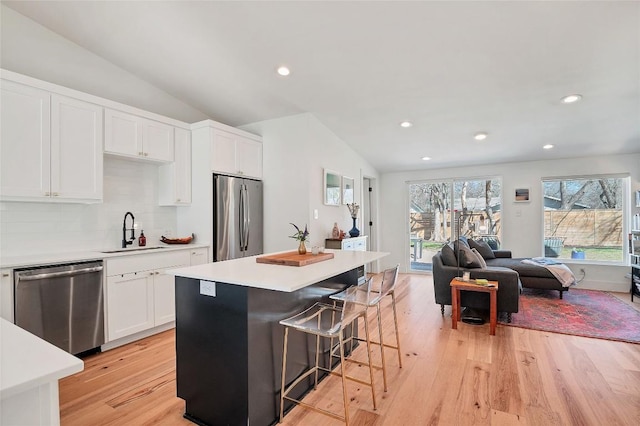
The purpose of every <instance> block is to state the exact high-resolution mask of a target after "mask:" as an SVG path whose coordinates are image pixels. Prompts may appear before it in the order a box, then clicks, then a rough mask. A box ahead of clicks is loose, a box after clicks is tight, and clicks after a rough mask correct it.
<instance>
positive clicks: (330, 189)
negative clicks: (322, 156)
mask: <svg viewBox="0 0 640 426" xmlns="http://www.w3.org/2000/svg"><path fill="white" fill-rule="evenodd" d="M341 190H342V187H341V179H340V175H339V174H338V173H336V172H334V171H333V170H329V169H324V203H325V204H326V205H328V206H339V205H340V198H341V197H340V191H341Z"/></svg>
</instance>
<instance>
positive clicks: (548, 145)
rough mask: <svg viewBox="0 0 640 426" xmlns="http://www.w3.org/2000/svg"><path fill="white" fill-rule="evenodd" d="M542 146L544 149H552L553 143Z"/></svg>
mask: <svg viewBox="0 0 640 426" xmlns="http://www.w3.org/2000/svg"><path fill="white" fill-rule="evenodd" d="M542 148H543V149H551V148H553V145H551V144H550V143H548V144H546V145H544V146H543V147H542Z"/></svg>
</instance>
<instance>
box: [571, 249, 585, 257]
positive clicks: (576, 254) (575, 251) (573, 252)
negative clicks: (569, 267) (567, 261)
mask: <svg viewBox="0 0 640 426" xmlns="http://www.w3.org/2000/svg"><path fill="white" fill-rule="evenodd" d="M571 258H572V259H584V250H583V249H581V248H574V249H572V250H571Z"/></svg>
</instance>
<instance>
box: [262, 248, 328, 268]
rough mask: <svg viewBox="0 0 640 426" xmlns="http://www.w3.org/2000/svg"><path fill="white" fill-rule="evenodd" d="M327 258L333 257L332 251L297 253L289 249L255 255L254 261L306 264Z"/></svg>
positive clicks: (272, 263) (293, 264)
mask: <svg viewBox="0 0 640 426" xmlns="http://www.w3.org/2000/svg"><path fill="white" fill-rule="evenodd" d="M329 259H333V253H318V254H311V253H307V254H298V252H297V251H289V252H286V253H278V254H272V255H269V256H261V257H256V262H258V263H268V264H271V265H286V266H306V265H311V264H312V263H318V262H322V261H324V260H329Z"/></svg>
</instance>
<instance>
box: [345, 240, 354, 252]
mask: <svg viewBox="0 0 640 426" xmlns="http://www.w3.org/2000/svg"><path fill="white" fill-rule="evenodd" d="M353 249H354V242H353V241H343V242H342V250H353Z"/></svg>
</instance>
